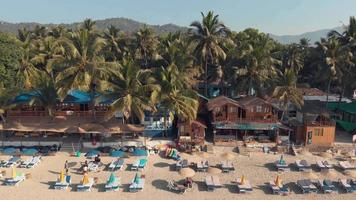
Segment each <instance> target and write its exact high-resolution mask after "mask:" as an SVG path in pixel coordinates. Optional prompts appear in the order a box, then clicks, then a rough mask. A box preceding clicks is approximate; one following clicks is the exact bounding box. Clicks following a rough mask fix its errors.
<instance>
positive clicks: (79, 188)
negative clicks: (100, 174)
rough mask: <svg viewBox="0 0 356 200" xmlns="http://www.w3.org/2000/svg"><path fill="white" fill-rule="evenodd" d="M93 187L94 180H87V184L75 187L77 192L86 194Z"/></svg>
mask: <svg viewBox="0 0 356 200" xmlns="http://www.w3.org/2000/svg"><path fill="white" fill-rule="evenodd" d="M93 185H94V178H89V183H88V184H85V185H83V184H82V183H81V184H79V185H78V186H77V191H78V192H88V191H90V190H91V188H92V187H93Z"/></svg>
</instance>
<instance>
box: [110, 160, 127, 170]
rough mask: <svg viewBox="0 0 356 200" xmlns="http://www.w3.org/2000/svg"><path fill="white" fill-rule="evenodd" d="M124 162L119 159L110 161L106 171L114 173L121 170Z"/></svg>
mask: <svg viewBox="0 0 356 200" xmlns="http://www.w3.org/2000/svg"><path fill="white" fill-rule="evenodd" d="M124 163H125V160H124V159H122V158H119V159H117V160H114V161H112V162H111V163H110V164H109V166H108V169H109V170H111V171H115V170H121V169H122V167H123V166H124Z"/></svg>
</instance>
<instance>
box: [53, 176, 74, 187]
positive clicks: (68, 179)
mask: <svg viewBox="0 0 356 200" xmlns="http://www.w3.org/2000/svg"><path fill="white" fill-rule="evenodd" d="M71 183H72V177H71V176H69V175H67V176H65V180H64V181H63V182H61V181H59V180H58V181H57V182H55V183H54V186H53V188H54V189H56V190H66V189H68V187H69V186H70V184H71Z"/></svg>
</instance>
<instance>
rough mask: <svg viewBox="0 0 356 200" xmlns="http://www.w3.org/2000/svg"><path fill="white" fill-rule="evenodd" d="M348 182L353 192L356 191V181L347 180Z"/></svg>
mask: <svg viewBox="0 0 356 200" xmlns="http://www.w3.org/2000/svg"><path fill="white" fill-rule="evenodd" d="M347 181H348V182H349V184H350V185H351V188H352V190H353V191H356V179H355V180H353V179H347Z"/></svg>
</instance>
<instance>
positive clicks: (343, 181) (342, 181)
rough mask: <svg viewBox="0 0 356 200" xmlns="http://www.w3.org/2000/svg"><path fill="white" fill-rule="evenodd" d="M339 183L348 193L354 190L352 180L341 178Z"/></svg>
mask: <svg viewBox="0 0 356 200" xmlns="http://www.w3.org/2000/svg"><path fill="white" fill-rule="evenodd" d="M339 185H340V187H341V188H342V189H343V190H344V191H345V192H346V193H350V192H353V191H354V189H353V188H352V186H351V181H350V180H347V179H339Z"/></svg>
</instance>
